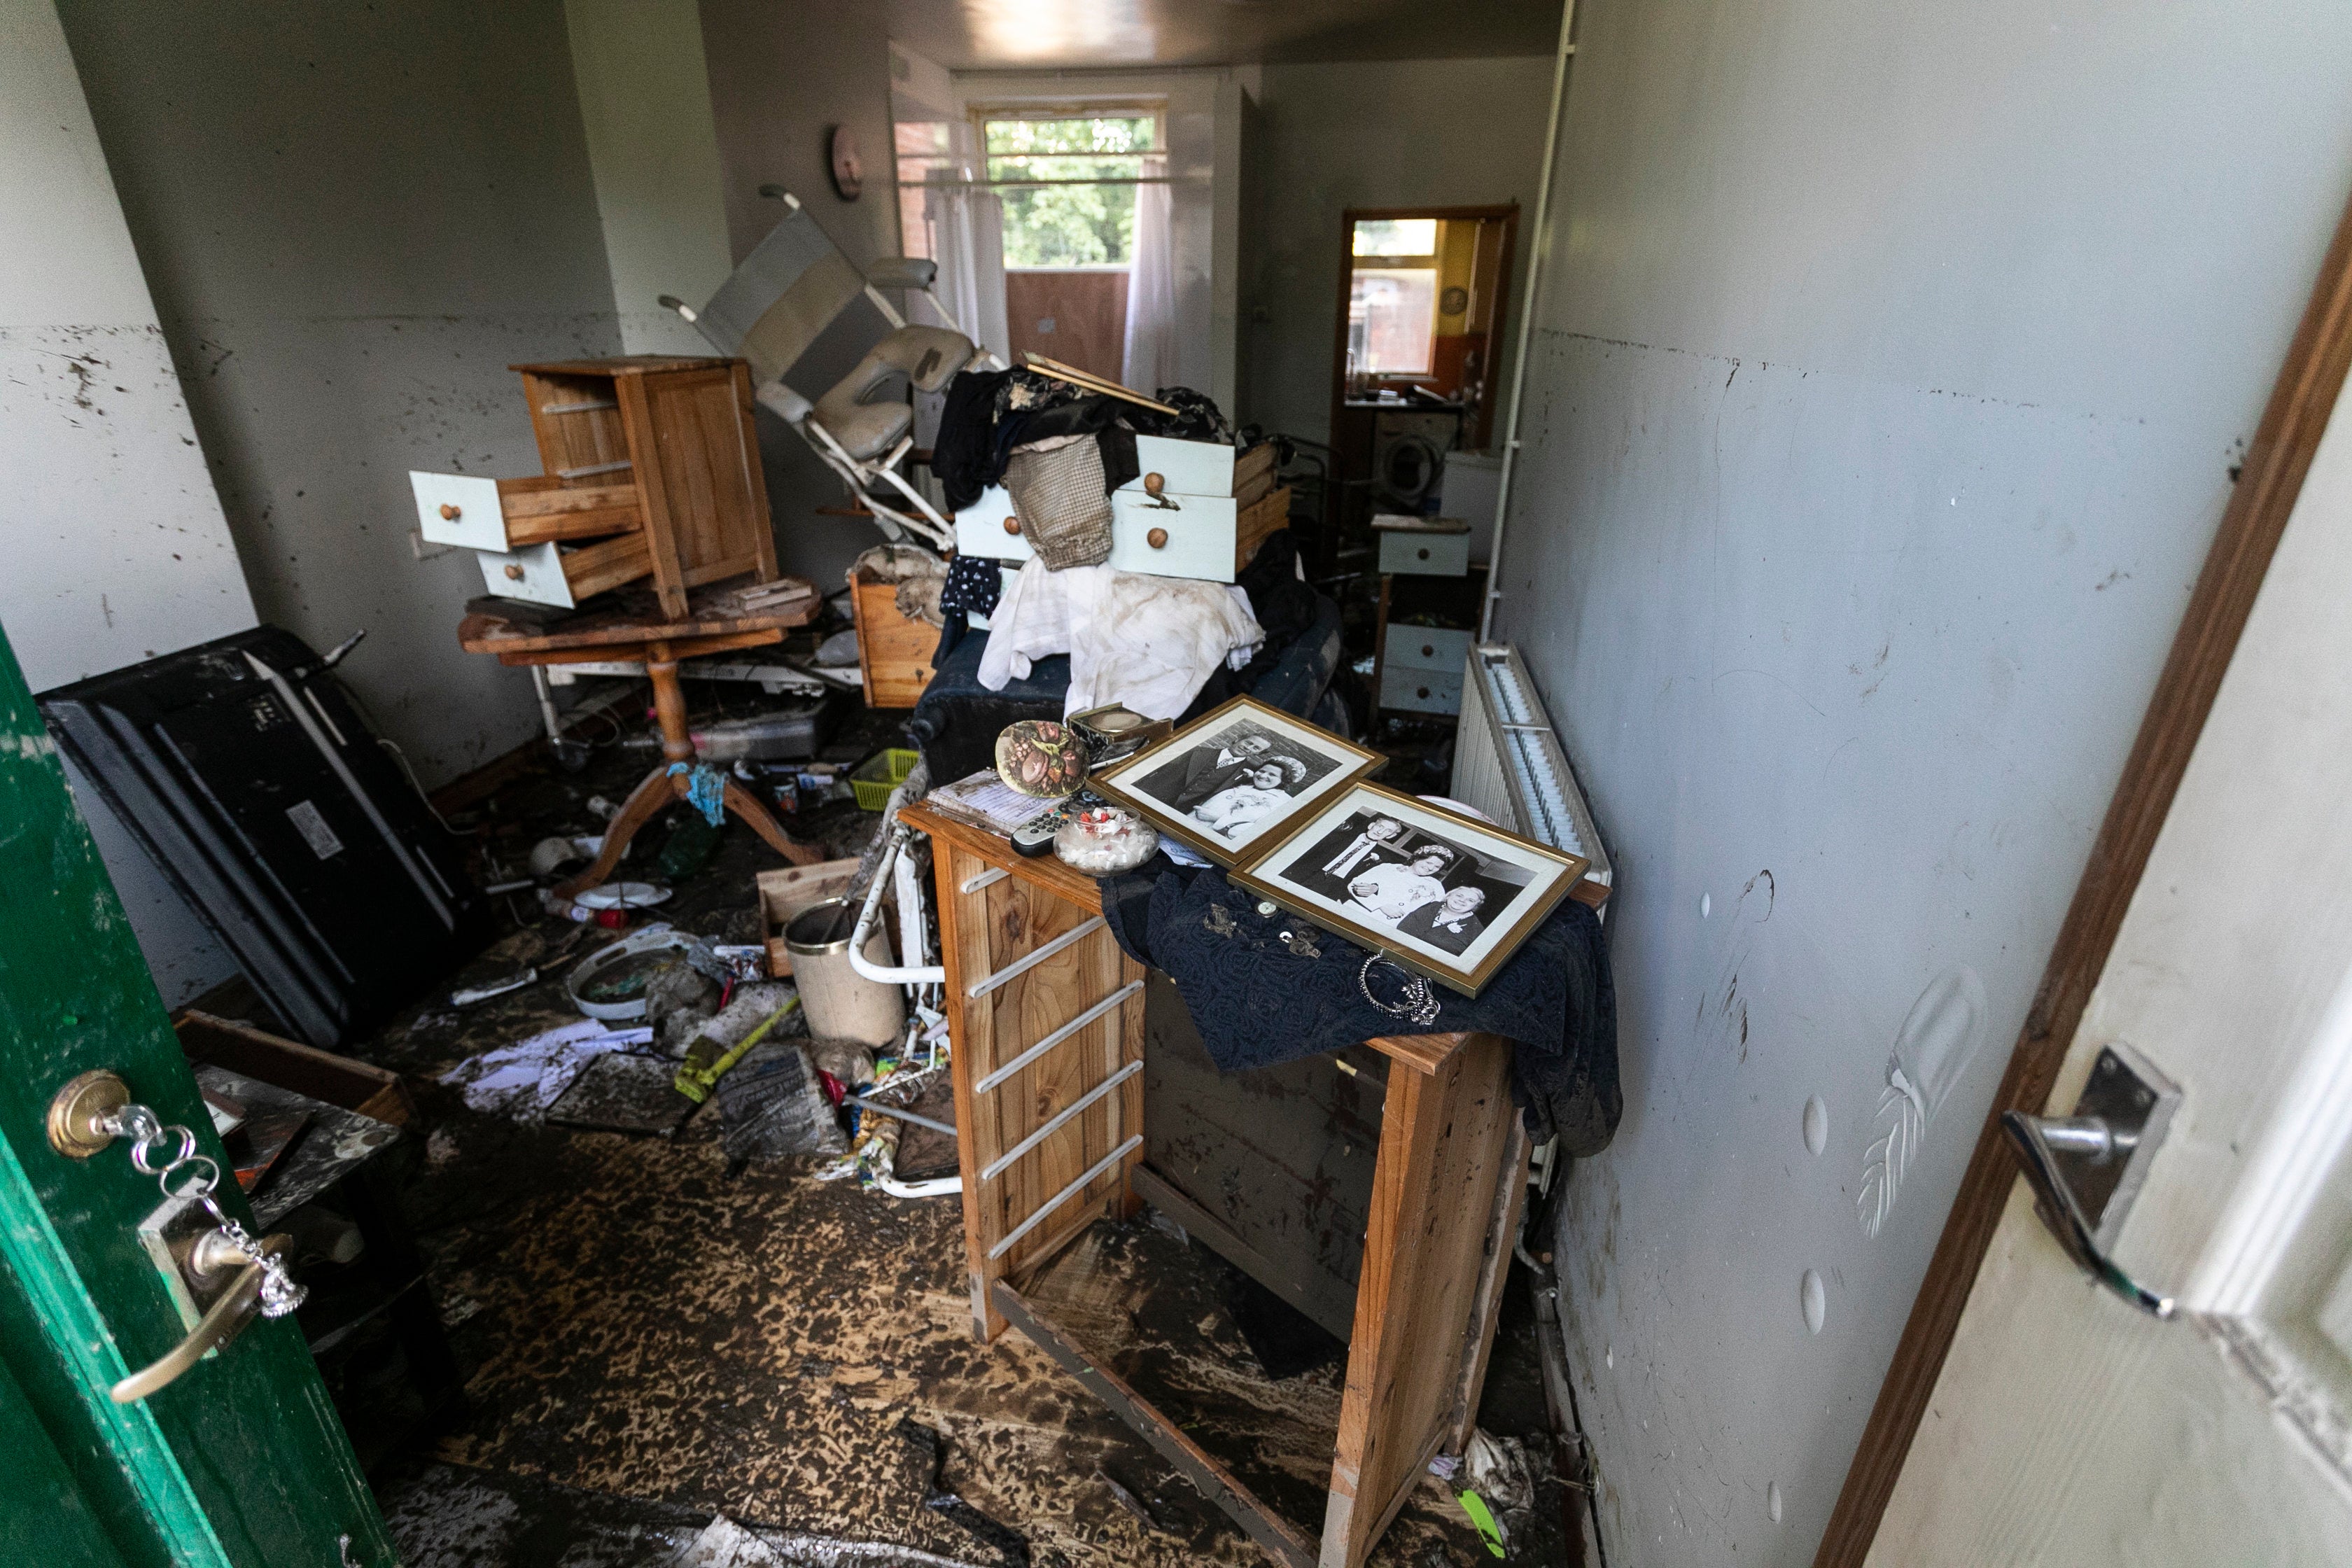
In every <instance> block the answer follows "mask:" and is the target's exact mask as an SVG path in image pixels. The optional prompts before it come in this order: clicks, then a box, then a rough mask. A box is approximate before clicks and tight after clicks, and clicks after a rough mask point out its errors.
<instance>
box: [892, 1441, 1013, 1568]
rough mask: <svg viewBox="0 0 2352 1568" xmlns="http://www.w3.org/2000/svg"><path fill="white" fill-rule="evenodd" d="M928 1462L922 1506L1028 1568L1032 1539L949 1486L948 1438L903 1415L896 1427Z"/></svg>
mask: <svg viewBox="0 0 2352 1568" xmlns="http://www.w3.org/2000/svg"><path fill="white" fill-rule="evenodd" d="M894 1430H896V1431H897V1432H898V1436H901V1437H903V1438H905V1439H906V1440H907V1442H908V1444H909V1445H910V1446H911V1447H914V1448H915V1449H916V1451H918V1452H919V1453H920V1454H922V1455H923V1456H924V1457H925V1458H926V1460H927V1461H928V1462H929V1475H928V1476H926V1477H925V1479H924V1481H923V1506H924V1507H925V1508H928V1509H931V1510H935V1511H937V1512H939V1513H940V1514H943V1515H945V1516H946V1517H947V1518H949V1519H950V1520H952V1521H955V1522H956V1523H957V1524H960V1525H961V1526H962V1527H963V1528H964V1529H966V1530H968V1531H971V1533H972V1534H973V1535H974V1536H976V1537H978V1538H979V1539H980V1541H982V1542H983V1543H985V1544H987V1545H989V1546H992V1547H994V1548H995V1549H996V1550H997V1551H998V1552H1001V1553H1003V1559H1004V1561H1005V1562H1006V1563H1014V1564H1019V1565H1020V1568H1028V1563H1029V1542H1028V1541H1027V1540H1026V1539H1025V1538H1024V1536H1023V1535H1022V1534H1021V1532H1020V1531H1017V1530H1014V1529H1013V1527H1012V1526H1010V1525H1005V1524H999V1523H998V1522H997V1521H994V1520H992V1519H991V1518H989V1517H988V1515H986V1514H984V1513H982V1512H981V1511H980V1510H978V1509H976V1508H974V1507H972V1506H971V1504H970V1503H968V1502H966V1501H964V1500H963V1499H961V1498H960V1497H958V1496H957V1495H956V1494H955V1493H953V1492H951V1491H950V1490H948V1489H947V1480H946V1477H947V1466H948V1440H947V1438H946V1437H944V1436H941V1435H940V1431H939V1429H938V1428H937V1427H933V1426H924V1425H923V1424H922V1423H921V1422H919V1421H913V1420H909V1419H907V1418H905V1417H901V1418H900V1419H899V1422H898V1426H897V1427H896V1428H894Z"/></svg>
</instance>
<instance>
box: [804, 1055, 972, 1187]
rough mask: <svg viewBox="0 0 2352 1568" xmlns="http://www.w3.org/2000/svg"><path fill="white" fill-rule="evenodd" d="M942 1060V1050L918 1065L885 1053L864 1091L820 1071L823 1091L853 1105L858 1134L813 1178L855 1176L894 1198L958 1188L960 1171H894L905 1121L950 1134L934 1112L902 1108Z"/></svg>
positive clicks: (916, 1095)
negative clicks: (924, 1113) (922, 1174)
mask: <svg viewBox="0 0 2352 1568" xmlns="http://www.w3.org/2000/svg"><path fill="white" fill-rule="evenodd" d="M946 1063H947V1058H945V1057H944V1056H940V1057H936V1058H934V1059H933V1060H931V1061H930V1062H929V1063H927V1064H925V1065H923V1066H921V1067H917V1066H915V1065H914V1064H912V1063H911V1062H908V1063H901V1062H900V1061H899V1060H898V1058H895V1057H885V1058H882V1059H881V1060H879V1061H877V1062H876V1063H875V1077H874V1086H873V1089H872V1090H871V1092H870V1093H868V1094H865V1095H855V1096H853V1095H850V1094H848V1093H847V1092H846V1090H845V1089H844V1088H843V1087H842V1085H841V1084H840V1083H839V1081H838V1080H836V1079H834V1078H833V1077H832V1076H831V1075H829V1074H827V1075H824V1081H825V1084H826V1088H827V1091H828V1093H829V1094H831V1095H833V1096H834V1097H835V1100H836V1103H840V1102H843V1101H846V1102H847V1103H849V1104H851V1105H854V1106H856V1107H857V1109H858V1117H857V1134H856V1138H855V1139H854V1140H852V1142H851V1148H850V1152H848V1153H847V1154H846V1155H845V1156H843V1157H842V1158H841V1159H838V1160H836V1161H835V1162H834V1163H832V1164H830V1165H828V1166H826V1167H825V1168H824V1169H823V1170H821V1171H819V1172H817V1173H816V1179H817V1180H818V1181H820V1182H837V1181H841V1180H843V1179H844V1178H845V1177H849V1176H856V1178H857V1181H858V1184H859V1185H860V1186H863V1187H870V1188H874V1189H877V1190H878V1191H881V1192H885V1193H887V1194H890V1195H891V1196H892V1197H898V1198H932V1197H946V1196H948V1195H949V1194H954V1193H960V1192H961V1191H963V1183H962V1180H961V1177H960V1176H955V1175H947V1174H941V1175H940V1176H938V1177H935V1178H924V1177H919V1175H918V1174H917V1173H915V1172H913V1171H910V1172H909V1173H908V1176H907V1177H905V1178H901V1176H900V1175H899V1173H898V1145H899V1142H900V1141H901V1134H902V1133H903V1132H904V1131H905V1128H906V1126H908V1125H915V1126H920V1127H924V1128H927V1129H931V1130H935V1131H940V1133H941V1134H943V1135H944V1136H946V1137H950V1138H952V1137H953V1136H954V1135H955V1130H954V1128H953V1127H951V1126H950V1125H949V1124H948V1123H946V1122H944V1121H940V1120H939V1119H938V1118H936V1117H930V1116H922V1115H913V1116H909V1115H908V1113H907V1112H906V1110H905V1107H906V1106H907V1105H908V1104H910V1103H912V1102H913V1101H914V1100H917V1099H919V1097H920V1096H921V1094H922V1092H923V1090H924V1089H925V1088H926V1087H927V1084H926V1080H927V1079H933V1078H934V1076H935V1075H936V1074H937V1073H938V1072H939V1071H940V1068H943V1067H945V1066H946ZM884 1096H887V1099H884V1098H883V1097H884ZM893 1102H896V1103H893ZM869 1110H871V1111H876V1112H879V1113H880V1114H877V1115H871V1116H869V1115H867V1114H866V1112H867V1111H869ZM916 1136H918V1137H921V1136H923V1134H920V1133H918V1134H917V1135H916ZM950 1147H952V1146H950ZM950 1168H952V1167H950Z"/></svg>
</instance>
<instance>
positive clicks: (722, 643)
mask: <svg viewBox="0 0 2352 1568" xmlns="http://www.w3.org/2000/svg"><path fill="white" fill-rule="evenodd" d="M783 640H784V634H783V633H782V632H779V631H769V630H761V631H755V632H737V633H735V634H734V635H733V636H731V637H638V638H634V639H631V640H628V641H625V642H613V643H607V644H605V645H604V646H603V647H563V648H551V649H549V650H547V651H546V652H543V653H514V652H510V651H509V650H506V649H503V648H501V649H499V650H498V652H499V663H500V664H508V665H514V666H517V667H523V666H528V665H533V664H603V663H606V662H608V661H611V660H618V659H633V660H643V659H645V658H646V657H647V653H646V650H647V649H649V648H651V647H654V646H655V645H656V643H662V644H667V646H668V647H669V649H670V651H671V655H672V657H673V658H699V657H700V656H701V655H703V654H707V653H730V652H732V651H734V650H735V649H738V648H746V647H772V646H774V645H775V644H777V643H780V642H782V641H783ZM477 651H478V650H477Z"/></svg>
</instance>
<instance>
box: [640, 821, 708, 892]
mask: <svg viewBox="0 0 2352 1568" xmlns="http://www.w3.org/2000/svg"><path fill="white" fill-rule="evenodd" d="M720 832H721V829H720V828H719V826H718V825H717V824H716V823H713V822H710V821H709V820H708V819H707V818H705V817H704V816H702V815H701V814H700V813H698V812H681V813H680V814H678V816H677V818H676V819H675V822H674V826H671V828H670V830H669V837H667V838H665V839H663V840H662V847H661V853H659V854H657V855H656V856H655V857H654V875H655V876H656V877H659V878H660V879H662V880H664V881H666V882H669V883H672V884H676V883H678V882H682V881H684V880H686V879H688V877H691V876H693V875H694V874H695V873H696V872H697V871H699V870H701V869H702V868H703V867H705V866H707V865H709V863H710V858H711V857H712V856H713V855H715V854H717V853H718V852H719V835H720Z"/></svg>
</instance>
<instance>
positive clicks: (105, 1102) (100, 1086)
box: [48, 1068, 131, 1160]
mask: <svg viewBox="0 0 2352 1568" xmlns="http://www.w3.org/2000/svg"><path fill="white" fill-rule="evenodd" d="M130 1103H131V1089H130V1086H128V1085H127V1084H125V1083H124V1082H123V1081H122V1079H121V1077H120V1076H119V1075H117V1074H115V1073H111V1072H109V1071H107V1070H106V1069H105V1068H98V1069H97V1070H95V1071H92V1072H86V1073H83V1074H82V1075H81V1076H79V1078H77V1079H74V1080H73V1081H72V1082H71V1083H68V1084H67V1085H66V1086H65V1088H63V1089H59V1090H58V1092H57V1097H56V1098H55V1099H53V1100H50V1101H49V1119H48V1120H49V1125H48V1133H49V1147H50V1148H52V1149H55V1150H56V1151H57V1152H58V1153H60V1154H63V1155H65V1156H66V1157H67V1158H68V1159H73V1160H87V1159H89V1157H90V1156H91V1155H92V1154H95V1153H97V1152H99V1151H100V1149H103V1148H105V1147H106V1146H107V1145H108V1144H109V1143H111V1142H114V1134H113V1133H112V1132H110V1131H108V1130H107V1123H108V1121H109V1120H110V1118H112V1116H113V1115H114V1113H115V1112H116V1111H118V1110H121V1109H122V1108H123V1107H124V1106H126V1105H128V1104H130Z"/></svg>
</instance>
